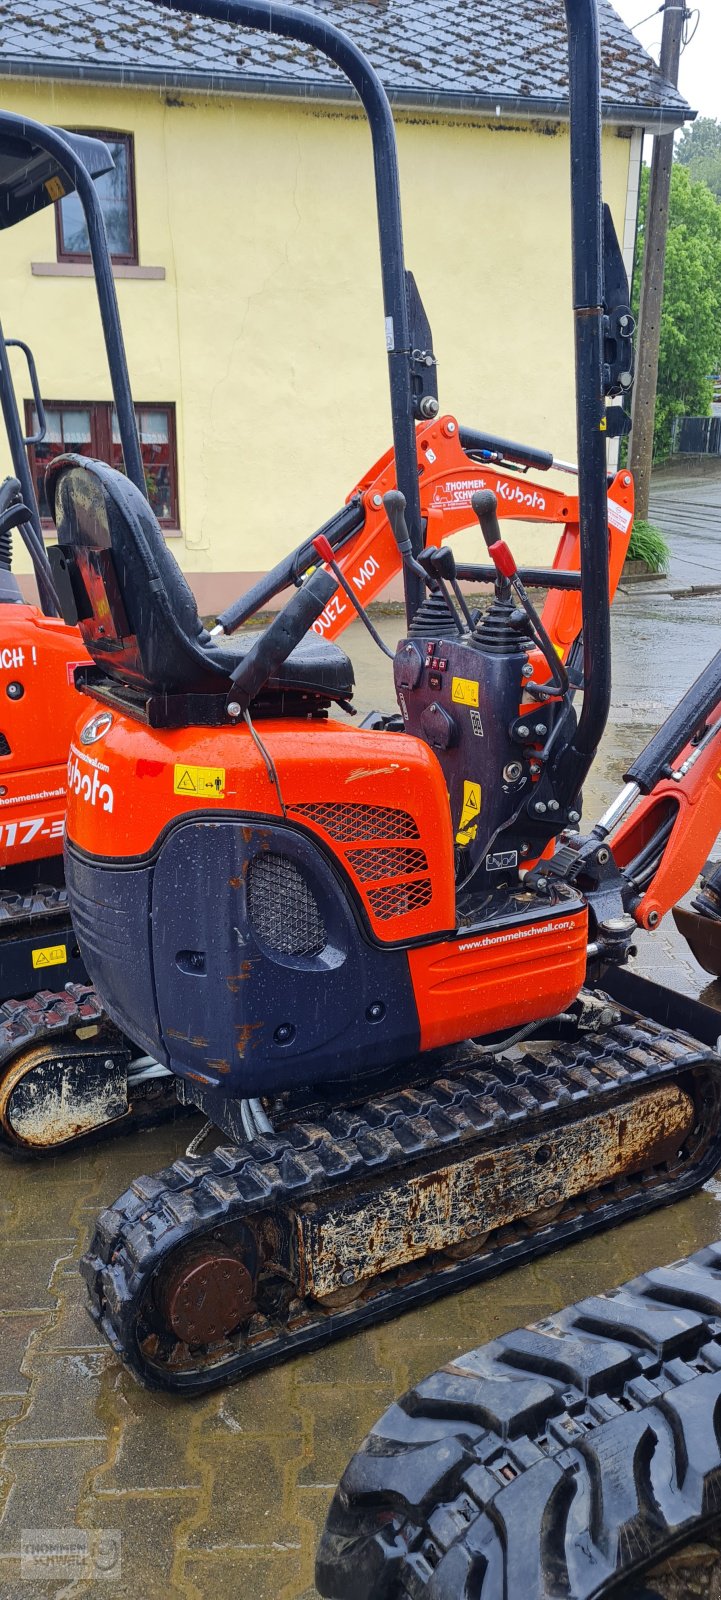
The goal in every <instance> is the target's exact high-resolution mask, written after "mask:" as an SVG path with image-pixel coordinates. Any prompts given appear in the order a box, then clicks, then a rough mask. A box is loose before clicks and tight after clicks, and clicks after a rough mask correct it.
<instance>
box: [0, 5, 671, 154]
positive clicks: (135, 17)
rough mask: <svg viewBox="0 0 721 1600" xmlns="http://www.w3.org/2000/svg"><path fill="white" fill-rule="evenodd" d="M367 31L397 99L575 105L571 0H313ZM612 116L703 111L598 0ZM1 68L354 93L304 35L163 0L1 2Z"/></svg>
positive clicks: (654, 119) (547, 110)
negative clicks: (284, 35)
mask: <svg viewBox="0 0 721 1600" xmlns="http://www.w3.org/2000/svg"><path fill="white" fill-rule="evenodd" d="M306 4H307V5H308V6H309V8H310V9H311V10H314V11H316V12H319V13H320V14H321V15H323V16H325V17H326V18H328V19H330V20H331V21H333V22H335V23H336V24H337V25H338V26H339V27H340V28H343V29H344V30H345V31H346V32H347V33H348V34H350V36H351V37H352V38H353V39H354V40H355V42H356V43H357V44H359V45H360V46H361V48H362V49H363V50H364V51H365V52H366V54H367V55H368V56H369V57H370V59H371V61H372V62H373V65H374V66H375V67H376V69H377V70H378V72H379V74H380V76H381V78H382V80H383V83H384V85H385V87H386V89H387V90H388V92H389V94H390V97H391V99H393V100H395V101H396V102H399V103H402V104H403V103H405V104H407V105H425V106H428V105H432V106H434V107H436V108H437V109H444V108H445V109H448V110H467V111H471V110H476V111H482V110H485V111H488V110H489V109H491V110H493V111H495V110H496V108H498V110H499V111H501V112H509V111H515V112H517V113H518V114H525V115H530V116H536V117H539V116H540V117H543V116H563V115H564V114H567V109H568V105H567V95H568V79H567V62H566V26H565V15H564V5H563V0H506V3H505V4H501V5H499V3H498V0H306ZM599 8H600V15H601V35H602V52H603V98H604V114H605V115H606V116H607V117H608V118H609V119H611V120H615V121H624V122H634V123H643V124H644V125H647V126H653V125H658V124H659V123H663V124H664V125H670V126H678V125H679V124H681V123H682V122H683V121H685V120H686V118H688V117H689V115H691V114H692V113H690V110H689V107H688V105H687V102H686V101H685V100H684V99H683V97H682V96H681V95H680V94H679V93H678V90H677V89H675V88H673V86H672V85H671V84H670V83H668V82H667V81H666V80H665V79H664V78H662V77H661V74H660V72H659V70H658V68H657V66H656V64H655V62H653V61H652V59H651V57H650V56H649V55H647V53H646V51H645V50H644V49H643V47H642V45H641V44H640V43H639V41H638V40H637V39H636V37H635V35H634V34H633V33H631V31H630V29H629V28H627V27H626V25H625V23H624V22H622V20H621V18H620V17H619V16H618V15H617V13H616V12H615V11H614V9H613V7H612V5H611V4H610V0H599ZM0 72H2V73H4V74H6V75H7V74H10V75H14V76H17V75H18V74H22V75H31V74H32V75H35V76H37V75H43V76H48V77H53V78H79V77H80V78H84V79H86V80H87V81H89V82H107V81H108V80H122V81H124V82H134V83H139V84H142V83H145V84H148V85H150V84H162V85H165V86H168V87H170V86H181V87H185V88H189V89H200V90H206V91H207V90H211V91H223V92H228V91H230V92H234V93H245V94H260V93H264V94H276V95H283V96H285V95H293V94H296V95H298V94H300V95H304V96H309V95H312V96H320V97H322V98H325V99H328V98H331V99H334V98H339V97H345V96H346V95H347V94H348V92H349V91H348V87H347V85H346V84H345V80H344V79H343V78H342V76H341V74H340V73H339V72H338V70H337V68H335V67H334V66H333V65H332V64H331V63H330V62H329V61H327V60H326V58H325V57H323V56H322V55H320V54H319V53H317V52H315V51H312V50H309V49H308V48H307V47H306V46H305V45H300V44H297V43H295V42H293V41H291V40H287V39H281V38H278V37H277V36H274V35H267V34H259V33H256V32H255V31H251V30H249V29H241V28H237V27H235V26H234V25H230V24H227V23H221V22H211V21H207V20H204V19H200V18H198V17H190V16H187V15H185V14H183V13H179V12H174V11H171V10H169V9H166V8H164V7H163V8H161V7H159V6H157V5H155V4H153V3H152V0H15V3H14V4H7V3H4V0H0Z"/></svg>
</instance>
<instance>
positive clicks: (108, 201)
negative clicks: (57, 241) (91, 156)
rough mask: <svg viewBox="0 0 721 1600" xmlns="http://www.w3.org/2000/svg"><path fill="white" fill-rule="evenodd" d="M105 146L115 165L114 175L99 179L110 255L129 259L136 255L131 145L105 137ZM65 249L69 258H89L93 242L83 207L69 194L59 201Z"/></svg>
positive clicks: (97, 181)
mask: <svg viewBox="0 0 721 1600" xmlns="http://www.w3.org/2000/svg"><path fill="white" fill-rule="evenodd" d="M104 142H105V144H106V145H107V146H108V148H109V150H110V154H111V156H112V158H113V161H114V162H115V168H114V170H113V171H112V172H106V173H104V174H103V176H102V177H101V178H96V179H95V187H96V189H97V191H98V195H99V198H100V204H101V206H102V211H103V217H104V219H105V226H106V228H107V232H108V244H109V246H110V253H111V255H114V256H129V255H132V253H133V247H132V236H131V231H130V174H129V170H128V146H127V144H126V142H125V140H124V139H109V138H105V140H104ZM58 204H59V206H60V225H61V235H62V246H63V250H64V251H65V253H66V255H86V256H87V255H89V254H90V241H89V239H88V231H87V228H86V226H85V217H84V214H83V208H82V206H81V204H80V201H79V199H78V196H77V195H76V194H70V195H66V196H65V198H64V199H63V200H60V201H59V202H58Z"/></svg>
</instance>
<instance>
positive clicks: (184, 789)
mask: <svg viewBox="0 0 721 1600" xmlns="http://www.w3.org/2000/svg"><path fill="white" fill-rule="evenodd" d="M173 791H174V793H175V794H191V795H192V794H197V795H202V797H203V799H204V800H207V799H213V800H222V799H223V796H224V795H225V767H188V766H185V764H182V765H180V766H178V765H176V767H175V768H174V780H173Z"/></svg>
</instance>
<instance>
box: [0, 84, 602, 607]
mask: <svg viewBox="0 0 721 1600" xmlns="http://www.w3.org/2000/svg"><path fill="white" fill-rule="evenodd" d="M179 102H180V103H179ZM0 103H1V104H2V106H3V107H4V108H5V109H7V110H12V111H23V112H25V113H26V114H28V115H30V116H32V117H36V118H38V119H39V120H41V121H49V122H54V123H56V124H59V125H65V126H68V127H76V128H83V127H87V128H93V127H105V128H111V129H114V130H124V131H130V132H132V133H133V134H134V136H135V161H136V184H137V208H138V236H139V256H140V262H141V265H144V266H162V267H164V268H165V273H166V276H165V279H164V280H163V281H156V280H124V279H120V280H119V281H118V284H117V289H118V298H119V302H120V310H121V316H122V319H123V326H124V330H125V339H126V344H127V351H128V361H129V367H130V374H131V381H132V385H133V390H134V393H135V396H136V398H137V399H139V400H144V401H148V402H149V401H174V402H175V405H176V408H177V430H178V465H179V502H180V521H181V525H182V536H181V537H178V538H174V539H173V540H172V548H173V550H174V553H175V554H176V555H177V556H178V558H179V560H180V563H181V565H182V566H183V568H184V570H185V571H186V572H187V574H188V576H189V577H190V578H191V581H193V582H194V585H195V587H196V591H197V592H198V594H199V596H200V597H201V600H202V601H203V602H204V603H205V605H206V606H207V607H208V608H210V606H211V605H214V604H221V603H222V599H223V598H227V597H228V593H229V588H228V577H227V575H228V574H245V575H246V576H247V575H248V574H254V573H258V572H260V571H264V570H265V569H266V568H267V567H268V566H269V565H270V564H271V563H272V562H274V561H276V560H277V559H278V558H279V557H280V556H281V555H282V554H283V552H284V551H285V550H287V549H288V548H289V547H290V545H291V544H293V543H295V542H297V541H298V540H299V539H300V538H302V537H303V536H304V535H305V534H307V532H308V531H309V530H310V529H312V528H314V527H316V526H318V524H319V523H321V522H322V521H323V520H324V519H325V517H327V516H328V515H330V514H331V513H332V512H333V511H334V510H336V509H337V507H338V506H339V504H341V503H342V501H343V500H344V499H345V497H346V495H347V494H348V492H349V491H350V489H351V488H352V486H353V484H354V483H355V482H356V480H357V479H358V478H359V477H361V476H362V474H363V473H364V471H365V470H366V468H367V467H368V466H369V465H370V464H371V463H372V462H373V461H374V460H375V459H376V457H377V456H379V455H380V454H381V453H382V451H383V450H384V449H385V448H386V447H387V445H388V443H389V442H390V420H389V406H388V395H387V381H386V371H387V368H386V359H385V344H384V330H383V317H382V305H381V297H380V281H379V268H378V256H377V233H376V223H375V212H374V200H373V189H372V168H371V161H370V144H369V137H368V133H367V129H366V127H365V124H364V122H363V120H362V119H361V118H360V117H359V116H355V115H353V114H352V113H350V112H349V111H347V110H334V109H332V108H330V107H322V106H319V105H314V104H313V103H311V104H309V105H306V106H301V105H299V104H296V103H294V102H272V101H262V100H256V101H252V100H248V99H244V98H236V99H218V98H213V97H208V98H205V97H201V96H198V95H181V94H179V93H175V94H173V95H167V96H166V95H165V94H164V93H162V92H160V91H151V90H143V91H141V90H137V89H132V88H128V89H126V90H121V89H114V88H108V87H102V88H100V87H92V86H72V85H66V84H51V83H47V82H43V81H38V82H30V81H20V80H5V81H4V82H3V87H2V92H1V95H0ZM398 142H399V152H400V167H401V184H402V194H403V207H404V224H405V240H406V254H407V261H408V265H409V266H411V267H412V268H413V270H414V272H415V274H416V277H417V280H418V283H419V286H420V288H421V292H422V294H423V297H424V301H425V304H426V308H427V310H428V313H429V316H430V320H431V325H432V327H433V333H434V345H435V350H436V354H437V356H438V359H439V382H440V396H441V405H442V407H443V409H444V410H448V411H452V412H453V413H454V414H455V415H456V416H458V417H459V418H460V419H461V420H463V421H465V422H467V423H469V424H471V425H475V426H479V427H480V426H482V427H486V428H487V429H489V430H490V431H492V432H495V433H499V434H503V435H505V436H507V437H510V438H515V439H521V440H524V441H527V442H529V443H537V444H540V445H541V446H543V447H544V448H550V449H552V450H553V451H554V453H555V454H556V455H558V456H559V457H561V458H566V459H574V457H575V427H574V393H573V345H572V320H571V310H570V234H569V202H568V187H569V157H568V135H567V129H566V128H565V127H563V126H559V127H557V128H554V129H550V128H546V129H543V128H539V129H533V128H530V127H522V128H519V129H515V130H514V129H510V128H505V127H494V126H489V125H487V124H485V125H484V124H481V123H475V124H474V123H472V122H466V121H463V122H461V121H460V120H452V119H446V120H440V119H436V120H431V119H427V118H423V117H421V116H412V115H410V114H403V115H401V116H400V117H399V118H398ZM629 152H630V143H629V140H628V139H627V138H624V137H619V136H618V135H617V134H616V133H615V132H614V131H613V130H607V131H606V132H605V134H604V140H603V155H604V182H605V191H606V198H607V199H608V200H609V201H610V204H611V207H612V209H613V212H614V215H615V219H616V223H617V227H618V229H619V233H620V234H622V232H623V221H624V213H625V209H626V197H627V185H628V164H629ZM0 251H1V253H2V282H3V292H2V299H1V300H0V315H1V316H2V320H3V324H4V327H5V331H6V334H7V335H18V336H20V337H22V338H26V339H28V340H29V341H30V342H31V343H32V346H33V348H34V351H35V355H36V358H37V362H38V367H39V371H40V376H41V384H42V388H43V392H44V394H45V395H46V396H48V397H51V398H62V399H66V400H72V399H78V400H81V399H82V400H103V399H107V398H109V396H110V385H109V378H108V373H107V369H106V365H105V360H104V353H103V346H102V340H101V337H100V331H99V319H98V314H97V307H96V303H95V298H94V286H93V283H92V281H91V280H88V279H83V278H80V279H79V278H71V277H59V278H58V277H39V276H34V275H33V274H32V272H31V263H32V262H52V261H54V260H55V229H54V218H53V214H52V211H51V210H50V209H48V210H47V211H45V212H44V213H42V214H40V215H38V216H36V217H34V218H33V219H31V221H29V222H28V223H25V224H23V225H22V226H21V227H19V228H17V229H15V230H12V231H10V232H8V233H5V234H3V235H2V239H1V240H0ZM17 370H18V393H19V395H20V396H21V397H22V398H23V399H24V398H25V396H26V393H27V392H28V386H27V382H26V380H25V376H24V372H22V371H21V368H20V367H19V366H18V369H17ZM2 453H3V460H2V465H3V469H4V470H6V469H7V459H6V457H7V452H6V450H5V447H4V440H3V441H2ZM567 483H568V480H566V484H567ZM554 543H555V538H554V537H553V536H550V535H543V534H540V535H539V533H538V532H534V533H533V534H532V535H529V534H528V533H527V532H523V531H521V532H520V534H519V537H518V538H517V539H516V540H515V547H516V548H517V550H518V552H519V554H520V556H521V557H522V558H526V559H527V558H528V555H529V554H530V552H531V549H532V550H533V555H534V557H535V559H537V560H540V559H544V558H546V557H547V556H549V555H550V553H551V550H552V548H553V545H554ZM477 544H478V539H477V535H476V534H474V533H473V532H472V531H469V532H468V533H467V534H465V535H462V536H461V537H460V538H459V539H458V541H457V543H456V549H457V550H458V551H459V552H460V553H462V554H465V555H471V554H472V553H473V552H476V553H477ZM213 579H214V581H211V580H213ZM230 592H232V582H231V584H230Z"/></svg>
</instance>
